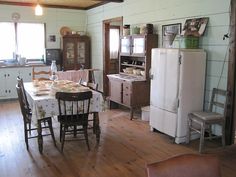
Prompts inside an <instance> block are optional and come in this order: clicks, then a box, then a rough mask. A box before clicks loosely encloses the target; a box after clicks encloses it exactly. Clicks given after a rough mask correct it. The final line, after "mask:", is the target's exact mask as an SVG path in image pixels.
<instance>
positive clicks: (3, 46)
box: [0, 22, 16, 60]
mask: <svg viewBox="0 0 236 177" xmlns="http://www.w3.org/2000/svg"><path fill="white" fill-rule="evenodd" d="M15 46H16V43H15V26H14V23H9V22H2V23H0V60H9V59H13V58H14V54H15V52H16V51H15Z"/></svg>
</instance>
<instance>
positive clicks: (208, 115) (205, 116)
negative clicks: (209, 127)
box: [192, 112, 223, 121]
mask: <svg viewBox="0 0 236 177" xmlns="http://www.w3.org/2000/svg"><path fill="white" fill-rule="evenodd" d="M192 115H194V116H196V117H198V119H202V120H204V121H211V120H221V119H222V118H223V115H222V114H219V113H216V112H192Z"/></svg>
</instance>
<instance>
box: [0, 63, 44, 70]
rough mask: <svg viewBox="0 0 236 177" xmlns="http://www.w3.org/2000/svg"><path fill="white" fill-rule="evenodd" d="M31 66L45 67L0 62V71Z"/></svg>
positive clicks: (35, 64) (32, 64)
mask: <svg viewBox="0 0 236 177" xmlns="http://www.w3.org/2000/svg"><path fill="white" fill-rule="evenodd" d="M32 66H47V65H45V64H44V63H29V64H25V65H20V64H19V63H5V62H0V69H1V68H19V67H32Z"/></svg>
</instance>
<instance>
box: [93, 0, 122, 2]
mask: <svg viewBox="0 0 236 177" xmlns="http://www.w3.org/2000/svg"><path fill="white" fill-rule="evenodd" d="M94 1H104V2H124V0H94Z"/></svg>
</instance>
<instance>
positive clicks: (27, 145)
mask: <svg viewBox="0 0 236 177" xmlns="http://www.w3.org/2000/svg"><path fill="white" fill-rule="evenodd" d="M24 131H25V144H26V149H27V150H29V142H28V131H27V123H24Z"/></svg>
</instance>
